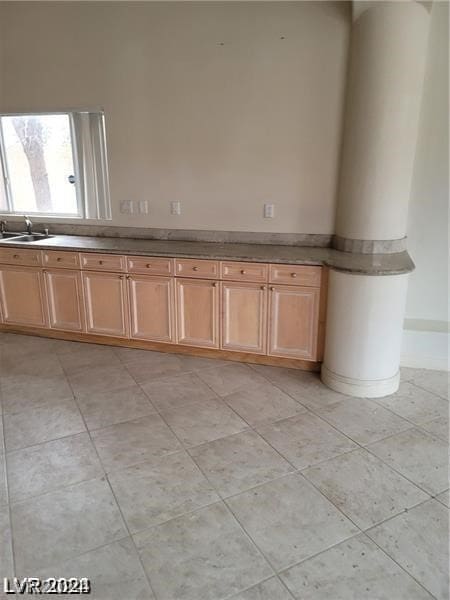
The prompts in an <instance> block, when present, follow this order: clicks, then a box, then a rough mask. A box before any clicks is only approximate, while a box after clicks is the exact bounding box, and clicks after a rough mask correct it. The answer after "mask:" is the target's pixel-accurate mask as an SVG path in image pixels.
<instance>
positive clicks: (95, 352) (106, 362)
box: [59, 344, 120, 375]
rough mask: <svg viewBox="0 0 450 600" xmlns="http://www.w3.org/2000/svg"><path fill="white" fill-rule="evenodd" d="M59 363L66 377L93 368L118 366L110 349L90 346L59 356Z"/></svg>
mask: <svg viewBox="0 0 450 600" xmlns="http://www.w3.org/2000/svg"><path fill="white" fill-rule="evenodd" d="M59 361H60V363H61V365H62V367H63V369H64V371H65V373H66V374H67V375H73V374H75V373H79V372H80V371H84V370H85V369H93V368H94V367H110V366H114V365H119V364H120V361H119V359H118V357H117V355H116V354H115V352H114V350H113V349H112V348H110V347H109V346H94V345H92V346H91V345H90V344H85V347H84V348H80V349H79V350H75V351H73V352H70V353H65V354H61V355H60V356H59Z"/></svg>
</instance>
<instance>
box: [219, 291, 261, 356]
mask: <svg viewBox="0 0 450 600" xmlns="http://www.w3.org/2000/svg"><path fill="white" fill-rule="evenodd" d="M266 332H267V289H266V286H265V285H261V284H257V283H237V282H233V283H222V344H221V348H223V349H224V350H238V351H240V352H254V353H256V354H265V352H266V339H267V335H266Z"/></svg>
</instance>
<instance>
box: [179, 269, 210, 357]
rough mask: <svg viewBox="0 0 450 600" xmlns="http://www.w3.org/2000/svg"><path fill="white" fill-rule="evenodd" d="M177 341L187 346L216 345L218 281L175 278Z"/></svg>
mask: <svg viewBox="0 0 450 600" xmlns="http://www.w3.org/2000/svg"><path fill="white" fill-rule="evenodd" d="M176 292H177V293H176V296H177V302H176V304H177V341H178V343H179V344H185V345H188V346H200V347H203V348H218V347H219V284H218V282H217V281H208V280H203V279H177V280H176Z"/></svg>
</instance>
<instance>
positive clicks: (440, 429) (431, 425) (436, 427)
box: [420, 415, 449, 444]
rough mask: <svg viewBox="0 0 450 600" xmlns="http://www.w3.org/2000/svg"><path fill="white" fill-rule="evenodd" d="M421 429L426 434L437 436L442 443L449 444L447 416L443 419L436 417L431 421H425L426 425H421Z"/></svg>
mask: <svg viewBox="0 0 450 600" xmlns="http://www.w3.org/2000/svg"><path fill="white" fill-rule="evenodd" d="M420 427H421V428H422V429H425V431H428V433H432V434H433V435H435V436H437V437H438V438H440V439H441V440H444V442H447V444H448V442H449V424H448V415H446V416H444V417H438V418H437V419H433V420H432V421H427V423H422V424H421V425H420Z"/></svg>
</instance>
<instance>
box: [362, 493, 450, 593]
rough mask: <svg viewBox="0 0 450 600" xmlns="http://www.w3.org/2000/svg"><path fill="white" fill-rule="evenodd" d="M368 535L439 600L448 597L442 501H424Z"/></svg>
mask: <svg viewBox="0 0 450 600" xmlns="http://www.w3.org/2000/svg"><path fill="white" fill-rule="evenodd" d="M368 535H369V536H370V537H371V538H372V539H373V540H374V541H375V542H376V543H377V544H378V545H379V546H380V547H381V548H382V549H383V550H384V551H385V552H386V553H387V554H389V556H391V557H392V558H393V559H394V560H395V561H396V562H398V564H399V565H400V566H401V567H403V568H404V569H405V570H406V571H408V573H411V575H412V576H413V577H414V578H415V579H417V581H419V582H420V583H421V584H422V585H423V586H424V587H425V588H426V589H427V590H429V591H430V592H431V593H432V594H433V595H434V596H435V597H436V598H438V600H447V599H448V597H449V596H448V594H449V589H448V564H449V563H448V560H449V555H448V509H446V508H445V507H444V506H443V505H442V504H440V503H439V502H437V501H436V500H430V501H429V502H425V503H424V504H421V505H420V506H417V507H416V508H413V509H412V510H410V511H408V512H405V513H402V514H401V515H398V516H397V517H395V518H394V519H390V520H389V521H386V523H382V524H381V525H378V527H375V528H374V529H371V530H370V531H369V532H368Z"/></svg>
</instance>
